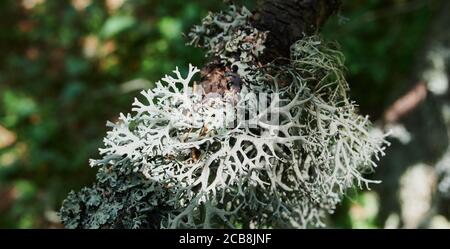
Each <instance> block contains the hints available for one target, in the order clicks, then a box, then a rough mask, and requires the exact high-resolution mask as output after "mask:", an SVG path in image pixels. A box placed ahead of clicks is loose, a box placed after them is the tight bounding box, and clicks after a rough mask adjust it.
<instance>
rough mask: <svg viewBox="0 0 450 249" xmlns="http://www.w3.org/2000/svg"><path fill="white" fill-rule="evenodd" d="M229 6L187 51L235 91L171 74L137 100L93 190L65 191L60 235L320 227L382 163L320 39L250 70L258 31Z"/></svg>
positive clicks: (340, 60) (105, 153)
mask: <svg viewBox="0 0 450 249" xmlns="http://www.w3.org/2000/svg"><path fill="white" fill-rule="evenodd" d="M250 15H251V13H250V12H249V11H248V10H246V9H245V8H242V9H240V10H238V8H236V7H234V6H232V7H231V8H230V10H229V11H228V12H226V13H216V14H210V15H208V16H207V17H206V18H205V19H204V20H203V23H202V25H201V26H197V27H195V28H194V29H193V31H192V33H191V34H190V35H189V37H190V38H191V39H192V40H191V44H193V45H197V46H201V47H203V48H205V49H207V54H208V56H210V57H214V58H219V61H220V63H221V64H222V66H224V67H228V68H232V67H233V66H234V65H236V66H238V70H236V74H237V75H238V76H239V77H241V78H242V80H243V85H242V87H240V88H239V89H238V90H237V91H236V90H231V88H230V90H229V91H225V92H224V93H223V94H212V93H209V94H207V93H205V92H204V91H202V89H201V88H200V87H199V86H198V85H196V84H194V78H195V76H196V74H198V72H199V70H198V69H197V68H196V67H194V66H191V65H190V66H189V71H188V74H187V75H186V76H185V77H183V76H182V75H181V73H180V72H179V70H178V69H176V70H175V71H174V72H173V73H174V76H168V75H166V76H165V77H164V78H162V81H160V82H157V83H156V87H155V88H154V89H150V90H147V91H142V92H141V95H142V96H141V99H138V98H136V99H135V101H134V103H133V108H132V112H133V113H131V114H126V115H124V114H120V117H119V121H118V122H116V123H112V122H108V126H110V127H111V130H110V131H109V132H108V133H107V136H106V137H105V139H104V144H105V146H104V148H102V149H100V155H101V158H100V159H96V160H91V161H90V164H91V166H95V167H99V173H98V174H97V183H96V184H95V185H94V186H93V187H92V188H85V189H83V190H82V191H81V192H79V193H74V192H71V193H70V195H69V197H68V198H67V199H66V200H65V201H64V203H63V207H62V210H61V215H62V217H63V222H64V224H65V225H66V226H67V227H70V228H76V227H89V228H99V227H100V228H116V227H127V228H148V227H151V228H200V227H202V228H211V227H214V228H222V227H232V228H235V227H241V226H243V227H252V228H274V227H303V228H304V227H308V226H311V225H312V226H323V225H324V223H323V218H324V217H325V216H326V214H328V213H332V212H333V211H334V210H335V208H336V205H337V204H338V203H339V202H340V200H341V199H342V197H343V195H344V194H345V192H346V191H347V190H348V189H349V188H352V187H354V186H359V187H361V188H362V187H368V184H369V183H372V182H376V181H372V180H368V179H366V178H364V177H363V174H365V173H367V172H369V171H371V170H373V168H374V167H375V166H376V163H375V161H374V158H373V157H374V156H375V157H377V156H379V155H382V154H383V150H384V145H385V140H384V136H383V135H375V134H373V133H371V132H370V129H371V124H370V122H369V120H368V118H367V117H363V116H360V115H358V114H357V110H356V107H355V105H354V103H353V102H351V101H350V100H349V98H348V96H347V91H348V85H347V82H346V80H345V77H344V57H343V55H342V53H340V52H339V51H338V50H336V49H335V48H333V47H332V46H330V45H327V44H325V43H324V42H323V41H322V40H321V39H320V38H319V37H317V36H313V37H305V38H303V39H302V40H299V41H298V42H296V43H295V44H293V45H292V48H291V58H289V59H287V61H288V63H284V64H275V63H269V64H266V65H262V64H261V63H258V58H259V56H260V55H261V54H262V53H263V52H264V41H265V34H266V33H265V32H260V31H258V30H256V29H254V28H252V27H251V25H250V24H249V20H248V18H249V17H250Z"/></svg>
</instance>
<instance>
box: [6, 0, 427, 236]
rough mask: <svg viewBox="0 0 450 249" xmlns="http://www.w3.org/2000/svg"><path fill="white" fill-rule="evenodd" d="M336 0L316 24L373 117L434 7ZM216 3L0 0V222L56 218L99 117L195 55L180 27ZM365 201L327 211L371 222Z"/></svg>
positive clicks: (83, 163) (38, 223)
mask: <svg viewBox="0 0 450 249" xmlns="http://www.w3.org/2000/svg"><path fill="white" fill-rule="evenodd" d="M121 2H123V3H122V4H120V3H121ZM345 2H346V3H345V4H344V8H343V10H342V13H341V15H342V16H340V17H334V18H332V19H331V20H330V21H329V22H328V24H327V26H326V27H325V29H324V32H323V33H324V35H325V36H326V37H327V38H328V39H334V40H337V41H338V42H339V43H340V44H341V46H342V50H343V52H344V54H345V55H346V57H347V66H348V68H349V71H348V80H349V82H350V84H351V87H352V92H351V94H352V95H353V97H354V99H356V100H357V102H358V103H359V104H360V106H361V110H362V112H363V113H366V114H371V116H372V117H373V119H376V118H378V117H379V115H380V114H381V112H382V110H383V108H384V107H385V106H386V105H388V104H389V103H390V102H389V99H388V97H389V96H390V95H388V93H389V92H390V91H393V90H395V89H397V88H398V85H399V84H405V83H406V82H407V81H408V79H409V78H408V75H409V73H410V71H411V68H412V65H413V61H414V58H415V56H416V55H417V52H418V50H420V48H421V45H422V44H423V43H424V41H425V37H426V30H427V26H428V23H429V21H430V19H431V16H432V9H431V8H430V7H429V6H428V5H427V4H426V3H427V1H402V0H384V1H383V0H370V1H345ZM405 2H406V4H409V5H411V6H413V7H414V8H409V9H407V8H406V10H405V8H404V7H402V6H405ZM83 3H84V5H83ZM114 3H116V4H117V3H119V4H118V5H116V6H114ZM245 4H246V5H248V6H249V7H251V6H253V4H254V2H253V1H245ZM409 5H408V6H409ZM223 7H224V5H223V4H222V2H221V1H219V0H204V1H182V0H164V1H162V0H150V1H148V0H128V1H120V0H115V1H114V0H104V1H94V0H92V1H90V0H72V1H52V0H23V1H17V0H3V1H1V2H0V17H1V19H0V128H1V127H3V128H5V129H6V132H7V133H8V134H9V135H10V136H11V134H12V135H13V136H15V137H14V139H13V141H12V143H10V144H6V143H3V144H2V142H1V141H2V135H3V136H6V135H5V134H6V132H5V131H4V130H0V227H8V228H33V227H61V225H60V224H59V222H58V219H57V217H56V211H57V210H58V209H59V207H60V205H61V201H62V200H63V199H64V198H65V197H66V195H67V193H68V192H69V191H70V190H71V189H77V190H78V189H80V188H81V187H82V186H86V185H90V184H91V183H92V181H93V180H94V175H95V172H96V169H92V168H90V167H89V166H88V164H87V161H88V158H93V157H96V156H97V148H98V147H100V145H101V143H102V138H103V136H104V135H105V132H106V127H105V123H106V120H114V119H115V118H116V117H117V115H118V113H120V112H128V111H129V108H130V104H131V102H132V99H133V97H134V96H135V95H136V94H137V93H138V90H140V89H142V88H148V87H152V82H154V81H156V80H158V79H159V78H160V77H161V76H163V75H164V74H166V73H168V72H170V71H171V70H172V69H173V68H174V67H175V66H180V67H181V68H182V69H183V70H186V66H187V65H188V63H193V64H194V65H201V64H202V62H203V61H204V58H203V54H202V53H201V51H200V50H197V49H194V48H192V47H186V46H185V45H184V44H185V40H184V38H183V36H182V35H181V33H182V32H187V31H188V29H189V28H190V27H191V26H192V25H194V24H196V23H199V21H200V19H201V18H202V17H203V16H205V15H206V13H207V11H208V10H211V11H215V10H218V9H220V8H223ZM2 132H3V133H2ZM352 195H353V194H351V196H352ZM366 203H372V204H370V205H376V204H373V203H374V201H373V198H372V197H371V195H370V194H367V195H366V194H358V195H356V194H355V197H354V198H353V197H349V198H348V199H347V200H346V203H345V204H344V205H343V206H342V207H341V209H340V210H339V212H338V213H337V214H336V215H335V216H334V217H332V221H331V223H332V224H334V225H335V226H338V227H373V226H376V222H375V221H374V220H375V218H374V217H366V218H365V219H364V220H362V221H361V219H359V220H355V218H354V217H353V216H352V212H351V208H352V206H355V205H360V206H362V207H363V208H364V207H365V205H366ZM366 206H367V205H366Z"/></svg>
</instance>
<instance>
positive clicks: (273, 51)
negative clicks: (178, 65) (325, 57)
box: [201, 0, 341, 93]
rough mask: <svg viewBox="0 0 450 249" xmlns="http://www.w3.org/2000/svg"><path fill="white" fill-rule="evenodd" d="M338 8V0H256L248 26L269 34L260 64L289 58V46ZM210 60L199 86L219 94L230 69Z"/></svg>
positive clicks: (310, 32)
mask: <svg viewBox="0 0 450 249" xmlns="http://www.w3.org/2000/svg"><path fill="white" fill-rule="evenodd" d="M340 5H341V0H260V1H259V3H258V7H257V9H256V10H255V11H254V12H253V13H254V14H253V20H252V24H253V26H254V27H255V28H257V29H258V30H260V31H269V33H268V37H267V40H266V42H265V46H266V49H265V51H264V54H263V56H262V57H261V58H260V59H261V61H260V62H261V63H262V64H265V63H268V62H271V61H273V60H274V59H276V58H289V54H290V46H291V45H292V44H293V43H294V42H296V41H297V40H299V39H301V38H302V37H303V36H304V35H313V34H316V33H317V32H318V31H319V30H320V28H321V27H322V25H323V24H324V23H325V21H326V20H327V19H328V17H329V16H331V15H332V14H333V13H335V12H336V11H337V10H338V9H339V7H340ZM211 60H212V61H211V62H209V63H208V64H207V65H206V66H205V67H204V68H203V69H202V79H201V83H202V86H203V89H205V90H206V92H207V93H210V92H215V93H222V92H223V91H224V89H226V85H227V84H226V82H227V79H226V77H225V72H227V71H230V69H229V68H225V67H223V66H221V65H220V64H217V62H215V61H214V60H213V59H211Z"/></svg>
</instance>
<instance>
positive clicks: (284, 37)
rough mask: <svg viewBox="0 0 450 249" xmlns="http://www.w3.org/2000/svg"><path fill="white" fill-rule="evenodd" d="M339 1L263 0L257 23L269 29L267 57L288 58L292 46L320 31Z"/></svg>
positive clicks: (262, 27)
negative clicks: (305, 36) (304, 37)
mask: <svg viewBox="0 0 450 249" xmlns="http://www.w3.org/2000/svg"><path fill="white" fill-rule="evenodd" d="M340 4H341V1H339V0H264V1H260V3H259V7H258V8H257V10H256V11H255V14H254V26H255V28H257V29H259V30H266V31H269V34H268V37H267V41H266V47H267V49H266V51H265V57H264V60H265V61H266V62H267V61H271V60H272V59H274V58H277V57H285V58H289V52H290V51H289V48H290V46H291V45H292V44H293V43H294V42H295V41H297V40H299V39H301V38H302V37H303V36H304V35H312V34H315V33H317V32H318V31H319V30H320V28H321V27H322V25H323V24H324V23H325V21H326V20H327V19H328V17H329V16H330V15H332V14H333V13H335V12H336V11H337V10H338V8H339V6H340Z"/></svg>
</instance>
